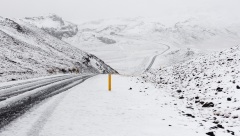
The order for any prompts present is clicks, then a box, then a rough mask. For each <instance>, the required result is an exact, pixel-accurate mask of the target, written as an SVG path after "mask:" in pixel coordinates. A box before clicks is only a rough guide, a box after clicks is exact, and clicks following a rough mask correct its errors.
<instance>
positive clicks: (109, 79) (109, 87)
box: [108, 74, 112, 91]
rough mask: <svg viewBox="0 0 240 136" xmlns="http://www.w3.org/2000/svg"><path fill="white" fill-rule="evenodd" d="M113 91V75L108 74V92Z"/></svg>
mask: <svg viewBox="0 0 240 136" xmlns="http://www.w3.org/2000/svg"><path fill="white" fill-rule="evenodd" d="M111 90H112V75H111V74H108V91H111Z"/></svg>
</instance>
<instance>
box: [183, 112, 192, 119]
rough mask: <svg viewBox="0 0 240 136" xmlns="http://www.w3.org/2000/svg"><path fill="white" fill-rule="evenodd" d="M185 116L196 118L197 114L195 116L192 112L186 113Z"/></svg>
mask: <svg viewBox="0 0 240 136" xmlns="http://www.w3.org/2000/svg"><path fill="white" fill-rule="evenodd" d="M184 115H185V116H187V117H192V118H195V116H193V115H192V114H189V113H188V114H184Z"/></svg>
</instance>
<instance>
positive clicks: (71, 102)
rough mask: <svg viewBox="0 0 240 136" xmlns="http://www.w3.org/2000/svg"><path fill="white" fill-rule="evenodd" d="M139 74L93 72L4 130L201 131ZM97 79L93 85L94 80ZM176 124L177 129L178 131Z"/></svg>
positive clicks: (75, 133)
mask: <svg viewBox="0 0 240 136" xmlns="http://www.w3.org/2000/svg"><path fill="white" fill-rule="evenodd" d="M142 82H143V81H141V80H140V79H139V78H138V77H125V76H120V75H113V90H112V91H111V92H109V91H107V75H98V76H95V77H92V78H90V79H88V80H86V81H84V82H83V83H81V84H79V85H77V86H75V87H73V88H72V89H70V90H68V91H65V92H63V93H61V94H59V95H56V96H53V97H52V98H51V99H46V100H44V101H43V102H42V103H39V104H37V105H36V106H35V107H33V108H32V109H30V111H29V112H27V113H26V114H24V115H22V116H21V117H19V118H17V119H16V120H15V121H13V122H12V123H10V124H9V125H8V126H6V127H5V128H4V129H2V130H1V132H0V135H3V136H13V135H21V136H96V135H100V136H159V135H161V136H179V135H184V136H193V135H194V136H198V135H199V136H200V135H201V136H202V135H204V134H203V133H201V132H196V130H199V129H197V128H198V124H196V123H195V122H194V121H192V120H190V119H188V118H186V117H182V116H181V115H180V114H178V111H177V110H175V109H174V104H173V102H174V98H173V99H171V98H169V97H167V94H165V93H164V91H162V90H157V89H155V88H154V86H152V85H151V84H148V83H144V84H143V83H142ZM93 83H94V85H93ZM173 130H174V131H173Z"/></svg>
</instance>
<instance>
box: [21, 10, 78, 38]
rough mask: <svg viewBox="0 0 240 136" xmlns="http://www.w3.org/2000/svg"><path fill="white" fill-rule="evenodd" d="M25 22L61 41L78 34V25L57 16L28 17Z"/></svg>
mask: <svg viewBox="0 0 240 136" xmlns="http://www.w3.org/2000/svg"><path fill="white" fill-rule="evenodd" d="M24 21H26V22H29V23H30V24H34V25H36V26H37V27H39V28H41V29H43V30H44V31H46V32H48V33H49V34H51V35H53V36H55V37H57V38H59V39H62V38H63V37H64V38H68V37H73V36H74V35H76V34H77V32H78V27H77V25H75V24H73V23H70V22H68V21H64V20H63V19H62V18H61V17H59V16H57V15H55V14H51V15H49V16H45V17H44V16H40V17H26V18H25V19H24Z"/></svg>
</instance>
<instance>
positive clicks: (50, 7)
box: [0, 0, 240, 23]
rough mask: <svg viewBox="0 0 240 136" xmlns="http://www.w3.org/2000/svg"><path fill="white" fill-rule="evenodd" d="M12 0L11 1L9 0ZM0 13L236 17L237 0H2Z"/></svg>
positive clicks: (78, 19) (80, 17) (76, 17)
mask: <svg viewBox="0 0 240 136" xmlns="http://www.w3.org/2000/svg"><path fill="white" fill-rule="evenodd" d="M13 3H14V4H13ZM1 5H2V6H1V8H0V12H1V15H0V16H2V17H9V18H24V17H34V16H42V15H47V14H50V13H53V14H57V15H59V16H61V17H63V18H64V19H66V20H69V21H71V22H74V23H83V22H86V21H91V20H98V19H106V18H131V17H138V16H141V17H153V18H167V19H168V18H176V17H181V16H198V15H206V16H210V17H216V16H218V17H222V18H225V17H231V18H233V19H234V18H238V17H239V15H238V13H239V12H240V9H239V8H238V5H240V1H239V0H181V1H179V0H169V1H164V0H121V1H119V0H88V1H83V0H68V1H67V0H51V1H49V0H41V1H37V0H19V1H15V0H2V2H1Z"/></svg>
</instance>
